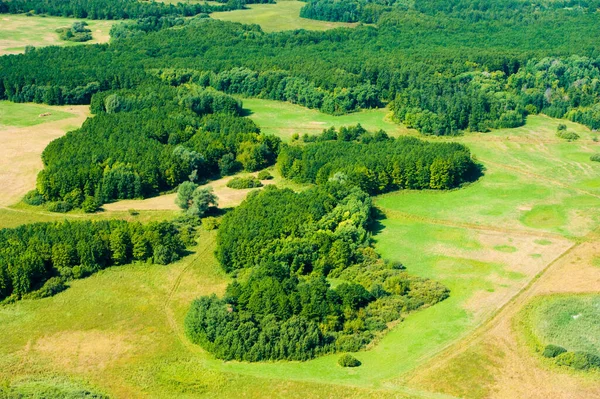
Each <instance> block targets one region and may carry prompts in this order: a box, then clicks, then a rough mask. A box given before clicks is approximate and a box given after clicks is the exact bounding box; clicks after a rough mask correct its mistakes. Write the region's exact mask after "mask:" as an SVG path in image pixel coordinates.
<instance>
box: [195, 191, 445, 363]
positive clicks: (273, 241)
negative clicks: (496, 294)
mask: <svg viewBox="0 0 600 399" xmlns="http://www.w3.org/2000/svg"><path fill="white" fill-rule="evenodd" d="M371 221H372V204H371V199H370V197H369V196H368V195H367V194H366V193H364V192H363V191H361V190H360V189H358V188H356V187H353V186H352V185H348V184H343V183H336V182H332V183H329V184H326V185H323V186H319V187H315V188H312V189H309V190H306V191H304V192H300V193H295V192H293V191H291V190H289V189H277V188H275V187H272V186H269V187H267V188H265V189H264V190H263V191H261V192H254V193H252V194H250V195H249V196H248V198H247V199H246V201H244V203H242V205H240V206H239V207H237V208H236V209H235V210H233V211H232V212H230V213H228V214H227V215H226V216H225V217H224V218H223V221H222V223H221V226H220V228H219V231H218V235H217V257H218V259H219V261H220V263H221V265H222V267H223V268H224V269H225V270H226V271H228V272H233V274H234V276H235V275H237V276H238V278H237V279H235V280H234V281H233V282H232V283H231V284H230V285H229V286H228V287H227V290H226V294H225V297H224V298H222V299H220V298H217V297H216V296H214V295H213V296H205V297H201V298H199V299H197V300H195V301H194V302H193V303H192V306H191V308H190V310H189V312H188V315H187V317H186V321H185V325H186V333H187V335H188V337H189V338H190V339H191V340H192V342H195V343H197V344H200V345H202V346H203V347H204V348H206V349H207V350H209V351H210V352H212V353H213V354H214V355H215V356H217V357H218V358H221V359H226V360H231V359H236V360H246V361H261V360H277V359H288V360H307V359H310V358H313V357H315V356H318V355H321V354H324V353H328V352H334V351H357V350H359V349H361V348H363V347H364V346H365V345H367V344H368V343H369V342H371V340H372V339H373V338H374V337H375V336H376V335H377V334H378V333H380V332H382V331H384V330H386V329H387V328H388V323H390V322H393V321H396V320H399V319H400V318H401V315H402V314H403V313H405V312H410V311H414V310H417V309H419V308H421V307H423V306H430V305H433V304H435V303H437V302H439V301H441V300H444V299H445V298H447V297H448V295H449V291H448V289H447V288H445V287H444V286H442V285H441V284H439V283H436V282H434V281H431V280H427V279H423V278H417V277H414V276H411V275H409V274H407V273H406V272H405V271H404V268H403V266H402V265H398V264H390V263H386V262H384V261H382V260H381V259H380V258H379V257H378V256H377V254H376V253H375V252H374V250H373V248H372V246H371V243H370V235H369V233H368V226H369V223H370V222H371ZM241 225H243V226H245V227H244V228H243V229H240V228H239V226H241ZM331 278H334V279H335V280H336V281H337V282H338V284H337V285H336V286H335V287H332V285H331V282H330V281H331V280H329V279H331Z"/></svg>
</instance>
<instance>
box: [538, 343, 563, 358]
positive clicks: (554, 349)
mask: <svg viewBox="0 0 600 399" xmlns="http://www.w3.org/2000/svg"><path fill="white" fill-rule="evenodd" d="M566 351H567V350H566V349H565V348H563V347H562V346H558V345H552V344H550V345H547V346H546V347H545V348H544V351H543V352H542V356H544V357H551V358H552V357H556V356H558V355H560V354H563V353H565V352H566Z"/></svg>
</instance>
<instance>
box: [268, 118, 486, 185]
mask: <svg viewBox="0 0 600 399" xmlns="http://www.w3.org/2000/svg"><path fill="white" fill-rule="evenodd" d="M277 166H278V168H279V170H280V171H281V174H282V176H284V177H286V178H289V179H291V180H294V181H297V182H304V183H306V182H310V183H317V184H326V183H327V182H329V181H332V180H333V181H342V182H346V183H349V184H352V185H355V186H358V187H360V188H361V189H362V190H364V191H365V192H367V193H369V194H379V193H382V192H388V191H392V190H398V189H404V188H410V189H430V188H431V189H450V188H454V187H458V186H459V185H461V184H462V183H465V182H469V181H473V180H474V179H476V178H477V177H478V174H479V172H478V167H477V165H476V164H475V162H474V161H473V160H472V159H471V154H470V151H469V149H468V148H467V147H465V146H464V145H462V144H457V143H432V142H427V141H422V140H419V139H417V138H414V137H401V138H397V139H394V138H389V137H387V135H386V134H385V133H384V132H379V133H375V134H374V135H373V134H368V133H366V132H365V131H364V129H362V128H360V127H354V128H350V129H340V131H339V132H336V131H335V130H333V129H330V130H326V131H324V132H323V134H322V135H321V136H319V137H317V138H316V141H315V142H313V143H310V144H306V145H293V144H292V145H284V146H283V147H282V149H281V151H280V153H279V158H278V160H277Z"/></svg>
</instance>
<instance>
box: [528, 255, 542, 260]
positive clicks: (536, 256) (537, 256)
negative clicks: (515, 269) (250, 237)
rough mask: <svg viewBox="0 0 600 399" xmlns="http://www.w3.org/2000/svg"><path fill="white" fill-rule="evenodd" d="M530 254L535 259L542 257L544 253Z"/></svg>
mask: <svg viewBox="0 0 600 399" xmlns="http://www.w3.org/2000/svg"><path fill="white" fill-rule="evenodd" d="M529 256H531V257H532V258H533V259H539V258H541V257H542V254H531V255H529Z"/></svg>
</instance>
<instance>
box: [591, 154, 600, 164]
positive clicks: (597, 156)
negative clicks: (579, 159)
mask: <svg viewBox="0 0 600 399" xmlns="http://www.w3.org/2000/svg"><path fill="white" fill-rule="evenodd" d="M590 161H594V162H600V153H599V154H594V155H592V156H591V157H590Z"/></svg>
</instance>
